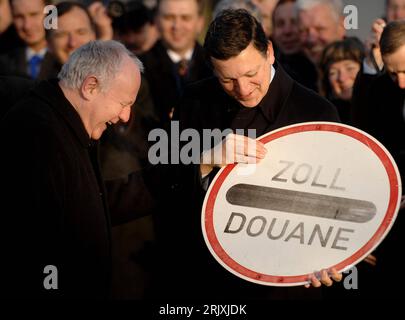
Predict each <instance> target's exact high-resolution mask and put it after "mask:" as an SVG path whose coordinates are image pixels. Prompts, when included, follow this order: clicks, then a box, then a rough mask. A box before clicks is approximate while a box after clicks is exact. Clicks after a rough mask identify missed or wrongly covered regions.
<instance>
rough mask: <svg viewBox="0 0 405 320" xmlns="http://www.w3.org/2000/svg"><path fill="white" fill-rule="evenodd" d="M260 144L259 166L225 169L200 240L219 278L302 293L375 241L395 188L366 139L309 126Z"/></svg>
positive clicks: (394, 207)
mask: <svg viewBox="0 0 405 320" xmlns="http://www.w3.org/2000/svg"><path fill="white" fill-rule="evenodd" d="M258 140H259V141H261V142H262V143H264V144H265V146H266V148H267V151H268V152H267V155H266V158H265V159H263V160H262V161H261V162H260V163H259V164H257V165H246V164H232V165H228V166H226V167H225V168H223V169H222V170H221V171H220V172H219V173H218V174H217V176H216V178H215V180H214V181H213V182H212V184H211V186H210V188H209V190H208V193H207V196H206V198H205V201H204V206H203V211H202V229H203V234H204V238H205V241H206V243H207V245H208V248H209V250H210V251H211V253H212V254H213V256H214V257H215V258H216V259H217V261H218V262H219V263H220V264H221V265H222V266H223V267H224V268H226V269H227V270H228V271H230V272H232V273H234V274H235V275H237V276H239V277H241V278H243V279H245V280H248V281H251V282H255V283H259V284H263V285H273V286H294V285H301V284H304V283H307V282H308V277H309V275H310V274H312V273H313V272H315V271H319V270H321V269H329V268H332V267H335V268H336V269H337V270H338V271H343V270H345V269H347V268H349V267H351V266H353V265H354V264H356V263H357V262H359V261H361V260H363V259H364V258H365V257H366V256H367V255H368V254H369V253H370V252H371V251H373V250H374V249H375V247H376V246H377V245H378V244H379V243H380V242H381V241H382V240H383V238H384V237H385V236H386V234H387V233H388V231H389V230H390V228H391V226H392V224H393V223H394V221H395V218H396V214H397V212H398V209H399V205H400V198H401V181H400V176H399V172H398V169H397V167H396V164H395V162H394V161H393V159H392V157H391V155H390V154H389V153H388V152H387V150H386V149H385V148H384V147H383V146H382V145H381V144H380V143H379V142H378V141H376V140H375V139H374V138H373V137H371V136H370V135H368V134H366V133H364V132H362V131H360V130H358V129H356V128H353V127H350V126H346V125H342V124H337V123H329V122H308V123H301V124H296V125H292V126H288V127H284V128H281V129H278V130H275V131H272V132H270V133H268V134H266V135H264V136H262V137H260V138H259V139H258ZM252 166H254V167H253V169H254V170H246V169H249V167H250V169H251V168H252ZM249 171H251V172H250V173H249Z"/></svg>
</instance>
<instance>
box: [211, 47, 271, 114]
mask: <svg viewBox="0 0 405 320" xmlns="http://www.w3.org/2000/svg"><path fill="white" fill-rule="evenodd" d="M211 62H212V65H213V67H214V71H215V74H216V76H217V77H218V80H219V82H220V83H221V85H222V88H223V89H224V91H225V92H226V93H227V94H228V95H230V96H231V97H233V98H234V99H236V100H237V101H238V102H239V103H240V104H241V105H243V106H244V107H248V108H253V107H255V106H257V105H258V104H259V103H260V101H261V100H262V99H263V97H264V96H265V95H266V94H267V91H268V89H269V86H270V79H271V65H272V64H273V63H274V52H273V47H272V45H271V43H269V46H268V49H267V53H266V56H264V55H263V54H262V53H261V52H259V51H258V50H257V49H256V48H255V47H254V46H253V44H250V45H249V46H248V47H247V48H246V49H244V50H243V51H242V52H241V53H240V54H239V55H237V56H236V57H232V58H230V59H228V60H218V59H214V58H211Z"/></svg>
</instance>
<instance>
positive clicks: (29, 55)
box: [25, 47, 47, 61]
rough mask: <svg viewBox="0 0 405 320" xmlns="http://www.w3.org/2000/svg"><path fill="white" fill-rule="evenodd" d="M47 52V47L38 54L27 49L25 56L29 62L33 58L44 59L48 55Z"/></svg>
mask: <svg viewBox="0 0 405 320" xmlns="http://www.w3.org/2000/svg"><path fill="white" fill-rule="evenodd" d="M46 51H47V48H46V47H45V48H43V49H42V50H40V51H38V52H35V51H34V50H32V49H31V48H30V47H27V49H26V50H25V56H26V58H27V61H29V60H30V59H31V58H32V57H33V56H39V57H41V58H42V59H43V58H44V56H45V54H46Z"/></svg>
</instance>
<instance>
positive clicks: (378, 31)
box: [371, 19, 386, 48]
mask: <svg viewBox="0 0 405 320" xmlns="http://www.w3.org/2000/svg"><path fill="white" fill-rule="evenodd" d="M385 26H386V23H385V21H384V20H383V19H376V20H375V21H374V22H373V25H372V26H371V39H372V44H373V45H374V46H376V47H378V48H379V47H380V39H381V35H382V33H383V31H384V28H385Z"/></svg>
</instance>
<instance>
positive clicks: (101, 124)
mask: <svg viewBox="0 0 405 320" xmlns="http://www.w3.org/2000/svg"><path fill="white" fill-rule="evenodd" d="M140 85H141V75H140V72H139V69H138V67H137V66H136V65H135V63H134V62H133V61H132V60H131V59H130V58H129V57H125V59H124V62H123V64H122V67H121V70H120V71H119V72H118V74H117V76H116V77H115V78H114V79H113V80H112V81H111V82H110V86H109V87H108V88H107V90H106V91H105V92H102V91H100V90H98V91H97V93H96V96H95V97H94V98H93V99H92V101H91V108H92V112H91V115H90V119H91V120H90V130H91V134H90V136H91V138H92V139H94V140H97V139H99V138H100V137H101V135H102V133H103V132H104V130H105V129H106V128H107V124H108V123H113V124H115V123H117V122H118V121H122V122H127V121H128V120H129V117H130V115H131V107H132V105H133V104H134V102H135V100H136V96H137V94H138V91H139V87H140Z"/></svg>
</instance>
